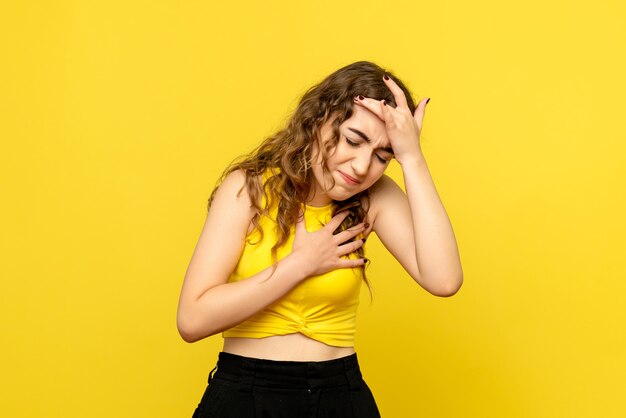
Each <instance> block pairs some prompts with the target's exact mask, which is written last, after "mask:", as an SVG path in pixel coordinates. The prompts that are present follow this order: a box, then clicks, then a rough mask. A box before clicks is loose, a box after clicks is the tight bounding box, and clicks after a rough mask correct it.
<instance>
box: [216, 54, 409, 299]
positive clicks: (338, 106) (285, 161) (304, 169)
mask: <svg viewBox="0 0 626 418" xmlns="http://www.w3.org/2000/svg"><path fill="white" fill-rule="evenodd" d="M385 74H386V75H388V76H389V77H391V78H392V79H393V80H394V81H395V82H396V84H397V85H398V86H399V87H400V88H401V89H402V91H403V92H404V94H405V96H406V100H407V103H408V106H409V109H410V110H411V113H414V112H415V103H414V101H413V98H412V96H411V93H410V91H409V90H408V88H407V87H406V86H405V85H404V83H402V81H400V80H399V79H398V78H397V77H396V76H395V75H393V73H392V72H391V71H389V70H386V69H384V68H382V67H380V66H378V65H376V64H374V63H372V62H368V61H358V62H354V63H352V64H349V65H346V66H345V67H342V68H340V69H338V70H336V71H335V72H333V73H332V74H330V75H329V76H328V77H326V78H325V79H324V80H323V81H321V82H320V83H318V84H316V85H314V86H312V87H311V88H309V90H307V92H306V93H305V94H304V95H303V96H302V98H301V100H300V102H299V104H298V106H297V107H296V109H295V110H294V112H293V114H292V115H291V117H290V118H289V121H288V123H287V127H286V128H284V129H282V130H280V131H278V132H276V133H275V134H274V135H272V136H270V137H268V138H266V139H265V140H264V141H263V142H262V143H261V144H260V145H259V146H258V147H256V148H255V149H254V150H253V151H252V152H250V153H249V154H246V155H243V156H240V157H238V158H237V159H235V160H234V161H233V162H231V164H230V165H229V166H228V167H227V168H226V169H225V170H224V172H223V173H222V175H221V176H220V178H219V179H218V181H217V184H216V186H215V188H214V189H213V191H212V193H211V196H210V197H209V201H208V205H207V209H209V208H210V207H211V202H212V200H213V197H214V196H215V191H216V190H217V188H218V187H219V185H220V184H221V183H222V181H223V180H224V178H225V177H226V176H227V175H228V174H230V173H232V172H233V171H236V170H240V169H241V170H243V171H244V173H245V175H246V184H245V186H244V187H246V189H247V192H248V194H249V196H250V199H251V201H252V205H253V206H254V208H255V209H256V210H257V213H256V214H255V215H254V217H253V218H252V223H253V224H254V226H255V228H256V229H257V230H258V231H259V232H260V234H261V239H262V238H263V230H262V228H261V227H260V226H259V223H258V220H259V217H260V215H266V216H267V215H268V214H269V208H270V207H271V205H272V204H274V203H276V202H277V203H278V213H277V219H276V222H277V242H276V243H275V244H274V246H273V247H272V258H273V259H274V261H276V253H277V249H278V248H279V247H280V246H282V245H284V244H285V243H286V241H287V239H288V237H289V232H290V228H291V227H292V226H293V225H295V223H296V221H297V218H298V215H299V209H300V205H301V204H302V203H306V202H307V199H308V197H309V196H310V195H311V192H312V187H314V186H313V184H314V178H313V173H312V171H311V164H312V161H313V160H314V158H315V156H314V155H312V147H313V143H314V141H316V142H317V144H318V149H319V150H320V152H321V154H322V170H323V172H324V173H327V172H328V166H327V164H326V160H327V158H328V156H329V155H330V154H331V153H332V151H333V150H334V148H335V146H336V145H337V142H338V141H339V137H340V134H339V127H340V125H341V124H342V123H343V122H344V121H345V120H347V119H349V118H350V117H351V116H352V112H353V108H354V106H355V104H354V102H353V98H354V97H356V96H358V95H363V96H365V97H369V98H373V99H377V100H382V99H385V101H386V102H387V104H388V105H390V106H392V107H396V106H397V104H396V102H395V99H394V96H393V94H392V92H391V91H390V90H389V88H388V87H387V85H386V84H385V83H384V81H383V75H385ZM332 118H334V119H333V120H332V123H331V126H332V136H331V138H330V139H329V140H328V141H326V142H325V143H323V142H322V138H321V137H320V129H321V127H322V126H323V125H324V124H325V123H326V122H328V121H329V120H331V119H332ZM266 170H270V171H271V172H272V174H273V175H272V176H268V178H267V180H266V181H265V182H262V180H261V178H262V174H263V173H264V172H265V171H266ZM242 190H243V187H242ZM242 190H240V192H241V191H242ZM268 191H271V192H268ZM262 195H263V196H264V198H265V202H266V203H265V205H264V207H261V196H262ZM275 199H276V200H275ZM368 209H369V191H368V190H364V191H362V192H360V193H358V194H356V195H354V196H352V197H350V198H349V199H347V200H344V201H334V202H333V216H334V215H335V214H337V213H339V212H341V211H344V210H348V211H349V212H350V213H349V215H348V216H347V217H346V219H345V220H344V221H343V222H342V224H341V225H340V226H339V227H338V228H337V231H336V232H339V231H342V230H345V229H347V228H350V227H352V226H354V225H356V224H358V223H361V222H363V221H364V220H365V218H366V215H367V212H368ZM356 253H357V254H358V255H359V256H360V257H362V256H363V254H364V251H363V247H360V248H359V249H358V250H357V251H356ZM274 268H275V267H274ZM363 278H364V280H365V282H366V284H367V286H368V289H369V291H370V297H371V286H370V283H369V281H368V280H367V278H366V277H365V271H363Z"/></svg>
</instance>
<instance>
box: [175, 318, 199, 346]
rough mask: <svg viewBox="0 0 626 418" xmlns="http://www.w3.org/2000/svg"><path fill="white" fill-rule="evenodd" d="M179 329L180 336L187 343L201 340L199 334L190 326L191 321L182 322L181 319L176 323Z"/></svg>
mask: <svg viewBox="0 0 626 418" xmlns="http://www.w3.org/2000/svg"><path fill="white" fill-rule="evenodd" d="M176 326H177V328H178V334H179V335H180V336H181V338H182V339H183V340H184V341H185V342H187V343H194V342H196V341H198V340H199V338H198V336H197V334H196V333H195V332H194V329H193V327H192V326H191V325H190V324H189V321H182V320H181V318H180V317H179V318H178V320H177V323H176Z"/></svg>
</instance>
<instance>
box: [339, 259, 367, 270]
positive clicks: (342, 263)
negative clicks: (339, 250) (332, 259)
mask: <svg viewBox="0 0 626 418" xmlns="http://www.w3.org/2000/svg"><path fill="white" fill-rule="evenodd" d="M366 260H367V258H342V259H341V260H339V261H338V262H337V266H338V268H340V269H343V268H346V269H349V268H356V267H362V266H364V265H365V263H367V261H366Z"/></svg>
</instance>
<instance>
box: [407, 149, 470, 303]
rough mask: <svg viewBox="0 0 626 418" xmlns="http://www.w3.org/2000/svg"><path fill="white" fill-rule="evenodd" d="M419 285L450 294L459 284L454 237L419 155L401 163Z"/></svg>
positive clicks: (460, 273)
mask: <svg viewBox="0 0 626 418" xmlns="http://www.w3.org/2000/svg"><path fill="white" fill-rule="evenodd" d="M402 173H403V176H404V184H405V189H406V194H407V197H408V200H409V206H410V208H411V217H412V221H413V233H414V238H415V257H416V260H417V264H418V268H419V271H420V277H421V281H422V284H423V285H424V286H425V287H426V288H427V289H432V290H434V291H435V292H437V293H441V294H453V293H455V292H456V291H457V290H458V289H459V288H460V287H461V284H462V282H463V271H462V269H461V260H460V257H459V250H458V248H457V243H456V238H455V236H454V231H453V230H452V225H451V223H450V219H449V218H448V214H447V213H446V210H445V208H444V206H443V204H442V202H441V199H440V198H439V195H438V193H437V190H436V188H435V184H434V182H433V179H432V177H431V175H430V171H429V170H428V166H427V164H426V159H425V158H424V156H423V155H422V154H420V155H419V156H418V157H416V158H414V159H412V160H410V161H408V162H405V163H403V164H402Z"/></svg>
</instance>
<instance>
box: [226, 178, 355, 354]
mask: <svg viewBox="0 0 626 418" xmlns="http://www.w3.org/2000/svg"><path fill="white" fill-rule="evenodd" d="M264 177H265V176H264ZM264 203H265V202H264V201H263V204H264ZM273 206H274V207H272V208H270V210H269V214H270V217H267V216H263V215H261V216H260V219H259V225H260V226H261V228H263V233H264V236H263V240H261V241H259V238H260V233H259V231H258V230H257V229H254V231H253V232H252V233H251V234H250V235H249V236H248V238H247V239H246V242H245V246H244V248H243V253H242V254H241V257H240V258H239V262H238V264H237V266H236V268H235V271H234V272H233V273H232V274H231V276H230V277H229V279H228V281H229V282H236V281H240V280H245V279H246V278H247V277H250V276H252V275H254V274H256V273H258V272H259V271H261V270H264V269H265V268H267V267H269V266H271V265H272V255H271V248H272V246H273V245H274V243H275V242H276V230H275V226H276V213H277V208H276V205H273ZM303 208H304V220H305V224H306V229H307V231H309V232H314V231H316V230H318V229H320V228H322V226H324V225H325V224H327V223H328V221H330V219H331V218H332V209H333V204H332V203H330V204H328V205H326V206H321V207H315V206H306V205H303ZM294 233H295V227H293V226H292V228H291V234H290V236H289V239H288V241H287V242H286V243H285V245H283V246H282V247H280V248H278V251H277V259H278V260H280V259H282V258H283V257H285V256H286V255H288V254H289V253H291V249H292V246H293V239H294ZM358 238H359V237H357V239H358ZM348 257H349V258H358V256H357V255H356V254H350V255H349V256H348ZM269 280H272V278H270V279H269ZM362 280H363V268H362V267H359V268H343V269H337V270H332V271H330V272H328V273H325V274H321V275H317V276H311V277H308V278H306V279H305V280H303V281H302V282H300V283H299V284H298V285H297V286H296V287H294V288H293V289H292V290H291V291H289V292H288V293H287V294H286V295H285V296H283V297H282V298H281V299H278V300H277V301H276V302H274V303H272V304H270V305H269V306H267V307H266V308H265V309H264V310H262V311H260V312H258V313H257V314H255V315H253V316H252V317H250V318H248V319H247V320H245V321H244V322H242V323H240V324H239V325H236V326H234V327H232V328H230V329H228V330H226V331H224V332H222V336H223V337H247V338H263V337H269V336H272V335H285V334H292V333H295V332H301V333H302V334H304V335H306V336H307V337H309V338H312V339H314V340H317V341H321V342H323V343H326V344H328V345H332V346H338V347H352V346H354V337H355V332H356V311H357V307H358V305H359V295H360V289H361V281H362Z"/></svg>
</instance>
